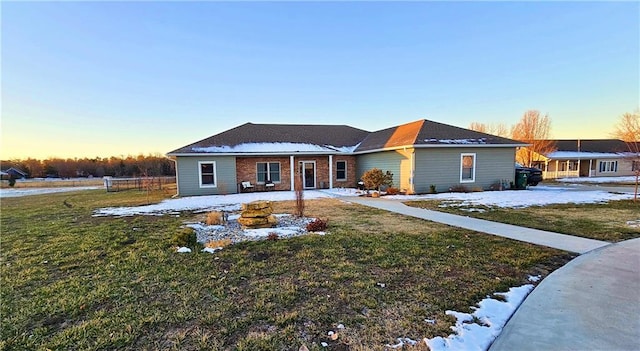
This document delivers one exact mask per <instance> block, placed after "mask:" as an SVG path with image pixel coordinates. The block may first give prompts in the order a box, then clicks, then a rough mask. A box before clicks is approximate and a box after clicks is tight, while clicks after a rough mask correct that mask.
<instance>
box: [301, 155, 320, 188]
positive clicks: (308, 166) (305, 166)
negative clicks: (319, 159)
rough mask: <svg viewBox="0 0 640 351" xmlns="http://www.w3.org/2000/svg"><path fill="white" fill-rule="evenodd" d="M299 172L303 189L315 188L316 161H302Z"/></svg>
mask: <svg viewBox="0 0 640 351" xmlns="http://www.w3.org/2000/svg"><path fill="white" fill-rule="evenodd" d="M300 163H301V167H300V168H302V170H301V173H302V180H303V181H304V188H305V189H315V187H316V163H315V161H302V162H300Z"/></svg>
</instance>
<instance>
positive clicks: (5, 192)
mask: <svg viewBox="0 0 640 351" xmlns="http://www.w3.org/2000/svg"><path fill="white" fill-rule="evenodd" d="M96 189H104V188H103V187H101V186H77V187H59V188H17V189H0V198H7V197H22V196H29V195H42V194H53V193H64V192H69V191H80V190H96Z"/></svg>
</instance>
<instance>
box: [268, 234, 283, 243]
mask: <svg viewBox="0 0 640 351" xmlns="http://www.w3.org/2000/svg"><path fill="white" fill-rule="evenodd" d="M279 238H280V237H279V236H278V233H274V232H271V233H269V235H267V240H269V241H276V240H278V239H279Z"/></svg>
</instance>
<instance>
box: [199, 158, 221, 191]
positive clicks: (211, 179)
mask: <svg viewBox="0 0 640 351" xmlns="http://www.w3.org/2000/svg"><path fill="white" fill-rule="evenodd" d="M198 178H199V179H200V187H201V188H215V187H216V186H217V185H216V184H217V179H216V163H215V162H205V161H200V162H198Z"/></svg>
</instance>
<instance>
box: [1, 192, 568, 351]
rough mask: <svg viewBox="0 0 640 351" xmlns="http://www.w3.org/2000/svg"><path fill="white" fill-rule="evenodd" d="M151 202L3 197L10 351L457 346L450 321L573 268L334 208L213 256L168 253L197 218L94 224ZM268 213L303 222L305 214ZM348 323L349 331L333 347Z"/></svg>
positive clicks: (505, 243)
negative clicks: (430, 341)
mask: <svg viewBox="0 0 640 351" xmlns="http://www.w3.org/2000/svg"><path fill="white" fill-rule="evenodd" d="M152 197H153V198H154V199H155V201H159V200H160V199H162V198H166V194H164V193H162V192H157V193H153V194H152ZM146 199H147V196H146V194H145V193H144V192H137V191H128V192H123V193H105V192H103V191H83V192H77V193H75V192H74V193H67V194H51V195H41V196H31V197H24V198H13V199H6V200H5V199H3V201H2V203H1V206H2V207H1V209H2V211H1V212H0V216H1V217H0V219H1V223H0V225H1V226H0V229H1V230H2V251H1V255H0V267H2V268H1V270H2V275H1V284H0V293H1V299H2V305H1V306H0V312H1V315H2V322H1V323H2V324H1V328H0V335H1V338H0V340H1V341H0V349H7V350H8V349H75V350H95V349H123V350H155V349H176V350H199V349H206V350H211V349H220V350H275V349H295V350H297V349H298V348H299V347H300V345H302V344H306V345H307V346H308V347H309V349H311V350H321V349H323V348H322V347H321V346H320V342H327V343H329V345H330V349H332V350H341V349H342V350H346V349H350V350H383V349H384V345H385V344H387V343H394V341H395V339H396V338H398V337H410V338H413V339H416V340H420V339H422V338H424V337H434V336H438V335H441V336H444V335H448V334H449V333H450V329H449V326H451V325H452V323H453V319H452V318H451V317H447V316H445V314H444V312H445V311H446V310H448V309H452V310H458V311H467V312H470V308H469V306H472V305H474V304H476V303H477V302H479V301H480V300H481V299H483V298H484V297H485V296H486V295H488V294H491V293H493V292H496V291H506V290H507V288H509V287H511V286H516V285H520V284H523V283H526V277H527V275H529V274H542V275H543V276H544V275H546V274H548V273H549V272H551V271H553V270H555V269H556V268H558V267H560V266H561V265H563V264H564V263H565V262H567V260H569V259H570V258H571V257H572V256H571V255H569V254H567V253H565V252H562V251H558V250H553V249H548V248H543V247H538V246H534V245H530V244H525V243H520V242H515V241H511V240H508V239H503V238H498V237H493V236H489V235H484V234H479V233H475V232H472V231H468V230H461V229H454V228H450V227H447V226H444V225H440V224H435V223H432V222H428V221H424V220H419V219H414V218H409V217H404V216H401V215H398V214H393V213H389V212H385V211H381V210H376V209H371V208H367V207H363V206H360V205H357V204H350V203H345V202H342V201H340V200H336V199H325V200H307V201H306V202H305V213H306V215H308V216H314V217H320V218H327V219H329V228H328V232H329V234H327V235H324V236H323V235H307V236H302V237H296V238H293V239H286V240H275V241H255V242H243V243H240V244H235V245H230V246H227V247H226V248H225V249H224V250H222V251H219V252H217V253H216V254H214V255H211V254H207V253H202V252H200V251H199V249H200V248H199V247H198V248H196V249H197V250H195V251H194V252H193V253H191V254H178V253H176V252H175V249H174V248H173V247H172V244H171V237H172V235H173V234H174V233H175V232H176V231H178V230H180V227H181V226H182V224H183V223H184V222H185V221H190V220H193V219H194V218H195V217H196V215H194V214H191V213H189V212H184V213H182V214H181V216H180V217H175V216H171V215H166V216H135V217H124V218H104V217H101V218H96V217H92V216H91V215H92V212H93V210H95V209H96V208H99V207H107V206H130V205H138V204H143V203H145V202H146V201H147V200H146ZM63 201H67V202H68V203H70V204H72V205H73V206H72V207H67V206H64V205H63ZM274 207H275V208H274V210H275V212H276V213H286V212H288V213H293V211H294V210H295V202H294V201H288V202H277V203H274ZM200 216H201V215H200ZM378 283H381V284H384V287H383V286H382V285H381V284H378ZM427 318H428V319H436V321H437V322H436V323H435V324H429V323H425V322H424V319H427ZM339 323H341V324H344V325H345V327H346V329H345V330H342V331H339V338H338V339H337V340H335V341H332V340H330V338H329V336H328V335H327V332H328V331H329V330H334V331H335V330H336V326H337V324H339ZM417 349H426V346H424V345H422V346H421V347H420V348H417Z"/></svg>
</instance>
